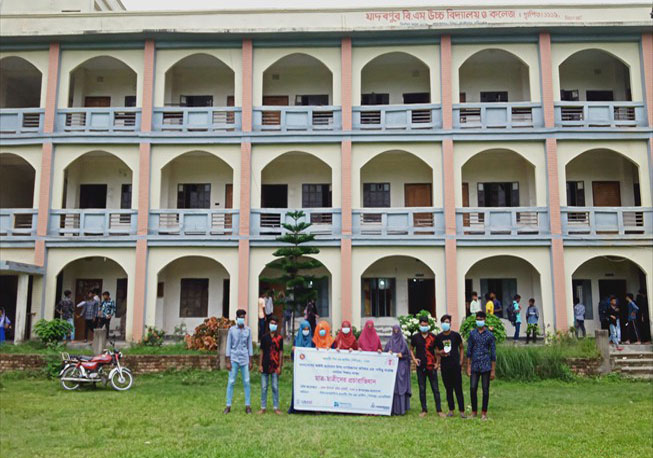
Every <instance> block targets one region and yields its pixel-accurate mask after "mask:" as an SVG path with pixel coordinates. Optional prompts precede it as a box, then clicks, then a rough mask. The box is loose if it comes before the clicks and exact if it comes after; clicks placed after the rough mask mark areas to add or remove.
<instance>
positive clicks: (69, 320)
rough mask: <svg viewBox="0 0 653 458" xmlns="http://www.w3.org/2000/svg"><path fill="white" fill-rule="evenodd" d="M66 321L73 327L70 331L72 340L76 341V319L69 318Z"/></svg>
mask: <svg viewBox="0 0 653 458" xmlns="http://www.w3.org/2000/svg"><path fill="white" fill-rule="evenodd" d="M66 321H67V322H68V323H69V324H70V325H71V326H72V327H73V330H72V331H70V340H75V319H74V318H68V319H67V320H66Z"/></svg>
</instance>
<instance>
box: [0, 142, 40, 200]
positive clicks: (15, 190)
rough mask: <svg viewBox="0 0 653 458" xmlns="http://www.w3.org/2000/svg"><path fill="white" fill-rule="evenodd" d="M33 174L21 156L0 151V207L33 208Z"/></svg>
mask: <svg viewBox="0 0 653 458" xmlns="http://www.w3.org/2000/svg"><path fill="white" fill-rule="evenodd" d="M35 176H36V171H35V170H34V167H32V165H31V164H30V163H29V162H27V161H26V160H25V159H23V158H22V157H20V156H18V155H16V154H11V153H0V208H2V209H5V208H34V183H35V181H34V180H35Z"/></svg>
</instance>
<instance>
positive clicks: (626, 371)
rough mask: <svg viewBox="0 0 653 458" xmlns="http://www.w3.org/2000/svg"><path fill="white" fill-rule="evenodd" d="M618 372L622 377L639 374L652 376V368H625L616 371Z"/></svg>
mask: <svg viewBox="0 0 653 458" xmlns="http://www.w3.org/2000/svg"><path fill="white" fill-rule="evenodd" d="M618 371H619V372H621V373H622V374H624V375H631V374H633V375H641V374H649V375H653V366H626V367H620V368H619V369H618Z"/></svg>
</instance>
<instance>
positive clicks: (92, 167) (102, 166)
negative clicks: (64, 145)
mask: <svg viewBox="0 0 653 458" xmlns="http://www.w3.org/2000/svg"><path fill="white" fill-rule="evenodd" d="M66 172H67V177H68V184H67V187H66V202H65V206H64V208H79V186H80V185H82V184H106V185H107V207H106V208H114V209H117V208H120V196H121V187H122V185H123V184H131V183H132V171H131V169H130V168H129V167H128V166H127V165H126V164H125V163H124V162H122V161H121V160H120V159H118V158H117V157H115V156H113V155H111V154H107V153H95V152H94V153H89V154H86V155H84V156H81V157H80V158H78V159H77V160H75V161H74V162H73V163H72V164H70V165H69V166H68V168H67V169H66ZM133 202H134V189H133V187H132V203H133ZM132 208H136V207H132Z"/></svg>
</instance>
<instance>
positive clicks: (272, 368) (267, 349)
mask: <svg viewBox="0 0 653 458" xmlns="http://www.w3.org/2000/svg"><path fill="white" fill-rule="evenodd" d="M261 351H262V352H263V364H262V366H263V373H264V374H275V373H276V372H277V370H278V369H279V364H280V362H281V361H280V359H281V352H282V351H283V337H281V335H280V334H275V335H274V336H273V335H271V334H266V335H264V336H263V337H262V338H261Z"/></svg>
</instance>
